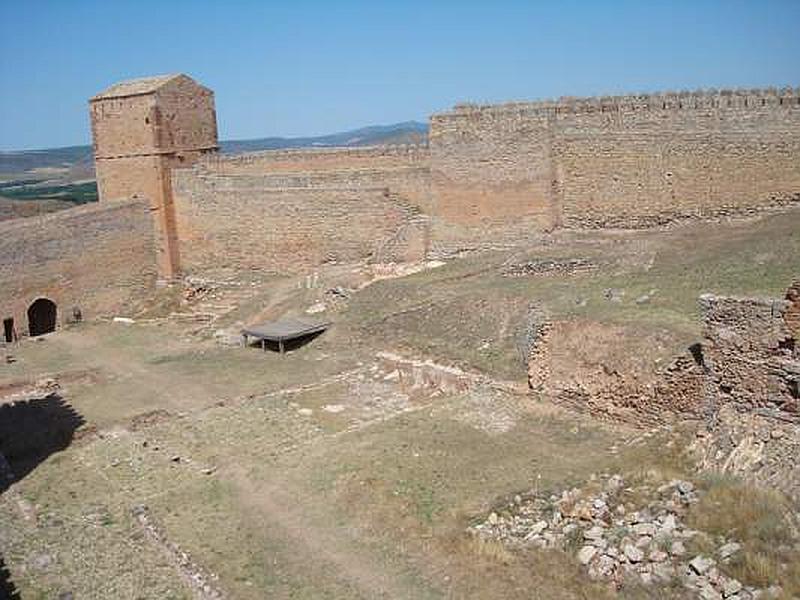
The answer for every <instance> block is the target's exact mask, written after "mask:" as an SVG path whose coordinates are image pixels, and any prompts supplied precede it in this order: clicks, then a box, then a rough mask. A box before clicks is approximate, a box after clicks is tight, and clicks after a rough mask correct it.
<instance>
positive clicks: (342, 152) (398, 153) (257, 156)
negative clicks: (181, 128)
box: [200, 144, 428, 169]
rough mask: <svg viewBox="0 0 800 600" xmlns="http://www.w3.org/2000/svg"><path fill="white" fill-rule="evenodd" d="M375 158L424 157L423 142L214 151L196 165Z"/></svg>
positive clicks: (423, 158)
mask: <svg viewBox="0 0 800 600" xmlns="http://www.w3.org/2000/svg"><path fill="white" fill-rule="evenodd" d="M379 157H396V158H399V159H410V160H415V159H416V160H426V159H427V157H428V145H427V144H390V145H385V146H355V147H349V146H348V147H342V146H332V147H324V148H287V149H280V150H262V151H258V152H246V153H242V154H233V155H225V154H214V155H208V156H206V157H204V158H203V159H202V160H201V161H200V164H201V165H203V166H206V167H208V168H209V169H214V168H215V167H222V166H225V165H253V164H257V163H263V164H265V165H266V164H269V163H274V162H283V161H296V160H303V161H317V162H321V161H327V160H330V159H337V158H341V159H373V158H379Z"/></svg>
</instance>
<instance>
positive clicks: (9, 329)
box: [3, 317, 14, 344]
mask: <svg viewBox="0 0 800 600" xmlns="http://www.w3.org/2000/svg"><path fill="white" fill-rule="evenodd" d="M3 337H4V338H5V340H6V343H8V344H10V343H11V342H13V341H14V317H9V318H7V319H3Z"/></svg>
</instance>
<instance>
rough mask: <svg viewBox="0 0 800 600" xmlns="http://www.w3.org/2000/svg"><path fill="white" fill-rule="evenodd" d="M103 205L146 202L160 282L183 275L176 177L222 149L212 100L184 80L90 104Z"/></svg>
mask: <svg viewBox="0 0 800 600" xmlns="http://www.w3.org/2000/svg"><path fill="white" fill-rule="evenodd" d="M89 109H90V113H91V121H92V139H93V144H94V160H95V169H96V172H97V185H98V190H99V193H100V201H101V202H102V201H106V200H124V199H130V198H145V199H147V201H148V202H149V203H150V210H151V211H152V214H153V225H154V227H155V240H156V252H157V256H158V272H159V277H160V279H162V280H166V281H169V280H172V279H174V278H176V277H177V276H178V275H179V274H180V254H179V250H178V233H177V228H176V222H175V207H174V200H173V194H172V181H171V175H170V173H171V170H172V169H174V168H179V167H187V166H190V165H191V164H193V163H194V162H195V161H197V159H198V158H199V157H200V156H202V155H203V154H206V153H208V152H214V151H216V150H217V147H218V146H217V119H216V113H215V111H214V93H213V92H212V91H211V90H209V89H208V88H206V87H203V86H202V85H200V84H198V83H197V82H196V81H194V80H193V79H192V78H190V77H187V76H186V75H181V74H177V75H162V76H159V77H147V78H144V79H131V80H128V81H123V82H121V83H117V84H115V85H112V86H111V87H110V88H108V89H107V90H105V91H104V92H101V93H100V94H98V95H96V96H94V97H93V98H92V99H91V100H89Z"/></svg>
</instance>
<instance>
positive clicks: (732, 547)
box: [719, 542, 742, 560]
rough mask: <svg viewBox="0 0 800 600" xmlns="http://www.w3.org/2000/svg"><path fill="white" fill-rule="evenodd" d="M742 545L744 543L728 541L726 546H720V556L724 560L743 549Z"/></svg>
mask: <svg viewBox="0 0 800 600" xmlns="http://www.w3.org/2000/svg"><path fill="white" fill-rule="evenodd" d="M741 547H742V545H741V544H738V543H736V542H728V543H727V544H725V545H724V546H721V547H720V549H719V556H720V558H722V559H723V560H725V559H726V558H730V557H731V556H733V555H734V554H736V553H737V552H738V551H739V550H740V549H741Z"/></svg>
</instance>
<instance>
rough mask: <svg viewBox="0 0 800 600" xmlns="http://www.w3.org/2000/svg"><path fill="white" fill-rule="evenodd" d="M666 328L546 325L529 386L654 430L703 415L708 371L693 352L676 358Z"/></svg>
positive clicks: (532, 358) (572, 404)
mask: <svg viewBox="0 0 800 600" xmlns="http://www.w3.org/2000/svg"><path fill="white" fill-rule="evenodd" d="M676 346H677V343H676V340H674V339H673V338H672V336H671V335H670V334H669V332H666V331H661V332H659V331H651V332H643V331H639V330H636V329H635V328H633V327H625V326H620V325H609V324H603V323H598V322H594V321H587V320H582V319H581V320H568V321H556V322H552V323H546V324H545V325H544V326H543V327H542V329H541V334H540V336H539V339H537V341H536V344H534V345H533V347H532V348H531V351H530V354H529V356H528V385H529V387H530V389H531V390H532V391H533V392H535V393H537V394H539V395H541V396H542V397H543V398H546V399H548V400H550V401H552V402H554V403H556V404H560V405H563V406H566V407H568V408H570V409H572V410H575V411H578V412H583V413H588V414H591V415H592V416H595V417H598V418H601V419H608V420H613V421H624V422H627V423H631V424H635V425H646V426H652V425H656V424H659V423H663V422H666V421H669V420H671V419H673V418H674V417H675V416H676V415H681V416H691V415H699V414H700V412H701V410H702V407H703V390H704V369H703V366H702V365H701V364H700V361H699V360H698V357H696V356H695V355H694V354H693V353H692V352H691V350H689V349H687V350H686V352H684V353H683V354H679V355H676V356H675V357H674V358H672V359H670V360H664V359H665V358H667V357H669V356H670V352H671V350H672V349H673V348H675V347H676Z"/></svg>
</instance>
